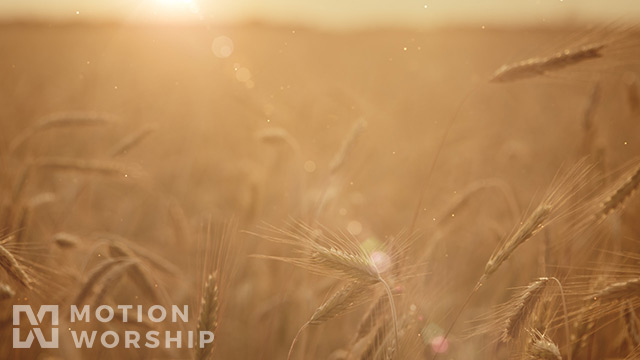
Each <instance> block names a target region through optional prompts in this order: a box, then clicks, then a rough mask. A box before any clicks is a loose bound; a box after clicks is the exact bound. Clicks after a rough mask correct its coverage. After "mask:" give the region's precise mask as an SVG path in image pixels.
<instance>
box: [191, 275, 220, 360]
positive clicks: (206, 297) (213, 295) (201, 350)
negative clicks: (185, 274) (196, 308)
mask: <svg viewBox="0 0 640 360" xmlns="http://www.w3.org/2000/svg"><path fill="white" fill-rule="evenodd" d="M219 309H220V299H219V293H218V281H217V276H216V273H215V272H213V273H211V274H209V276H208V277H207V280H206V281H205V283H204V289H203V293H202V301H201V303H200V314H199V315H198V331H211V332H215V331H216V329H217V328H218V310H219ZM212 351H213V344H212V343H208V344H205V346H204V347H198V348H197V350H196V359H197V360H205V359H208V358H209V357H210V356H211V353H212Z"/></svg>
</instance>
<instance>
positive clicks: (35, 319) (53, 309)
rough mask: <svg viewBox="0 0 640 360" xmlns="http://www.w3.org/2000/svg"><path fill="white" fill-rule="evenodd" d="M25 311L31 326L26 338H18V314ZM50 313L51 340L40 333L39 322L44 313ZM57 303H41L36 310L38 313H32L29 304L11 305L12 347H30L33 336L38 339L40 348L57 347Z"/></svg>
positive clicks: (42, 318)
mask: <svg viewBox="0 0 640 360" xmlns="http://www.w3.org/2000/svg"><path fill="white" fill-rule="evenodd" d="M22 313H25V315H26V316H27V319H29V323H30V324H31V326H32V327H33V328H32V329H31V330H29V334H28V335H27V338H26V339H24V340H22V339H20V316H21V314H22ZM46 313H51V326H52V327H51V340H49V341H47V340H46V339H45V337H44V334H43V333H42V329H41V328H40V324H42V322H43V320H44V317H45V314H46ZM57 326H58V305H42V306H40V309H39V310H38V314H37V316H36V314H34V313H33V309H32V308H31V306H29V305H13V347H14V348H17V349H26V348H30V347H31V344H32V343H33V338H34V334H35V338H36V339H38V343H39V344H40V347H41V348H46V349H51V348H57V347H58V328H57Z"/></svg>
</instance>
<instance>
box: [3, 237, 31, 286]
mask: <svg viewBox="0 0 640 360" xmlns="http://www.w3.org/2000/svg"><path fill="white" fill-rule="evenodd" d="M0 267H2V268H3V269H4V270H5V271H6V272H7V274H9V276H11V277H12V278H13V279H14V280H16V281H18V282H19V283H20V284H21V285H22V286H24V287H26V288H27V289H31V285H32V284H33V283H34V281H33V279H31V277H29V275H27V272H26V271H25V270H24V268H23V267H22V265H20V263H19V262H18V260H16V258H15V257H14V256H13V254H11V252H9V250H7V249H6V248H5V247H4V246H2V245H0Z"/></svg>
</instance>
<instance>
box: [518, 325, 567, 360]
mask: <svg viewBox="0 0 640 360" xmlns="http://www.w3.org/2000/svg"><path fill="white" fill-rule="evenodd" d="M529 334H530V335H531V344H530V345H529V349H528V350H527V354H526V355H527V359H529V360H562V355H561V354H560V349H558V345H556V344H555V343H554V342H553V341H552V340H551V339H550V338H549V337H548V336H546V335H544V334H541V333H540V332H539V331H538V330H535V329H534V330H529Z"/></svg>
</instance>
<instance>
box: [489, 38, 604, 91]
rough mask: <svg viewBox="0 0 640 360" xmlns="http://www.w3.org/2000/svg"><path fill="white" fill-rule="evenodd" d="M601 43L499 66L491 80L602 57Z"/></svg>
mask: <svg viewBox="0 0 640 360" xmlns="http://www.w3.org/2000/svg"><path fill="white" fill-rule="evenodd" d="M604 47H605V46H604V45H603V44H591V45H585V46H582V47H579V48H576V49H565V50H563V51H561V52H558V53H556V54H554V55H551V56H548V57H542V58H539V57H535V58H530V59H526V60H522V61H518V62H516V63H513V64H507V65H503V66H502V67H500V68H499V69H498V70H496V72H495V73H494V74H493V76H492V77H491V79H490V81H491V82H496V83H498V82H511V81H516V80H521V79H527V78H532V77H536V76H541V75H544V74H546V73H548V72H550V71H557V70H561V69H563V68H566V67H569V66H573V65H576V64H579V63H581V62H584V61H586V60H590V59H596V58H599V57H602V49H603V48H604Z"/></svg>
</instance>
